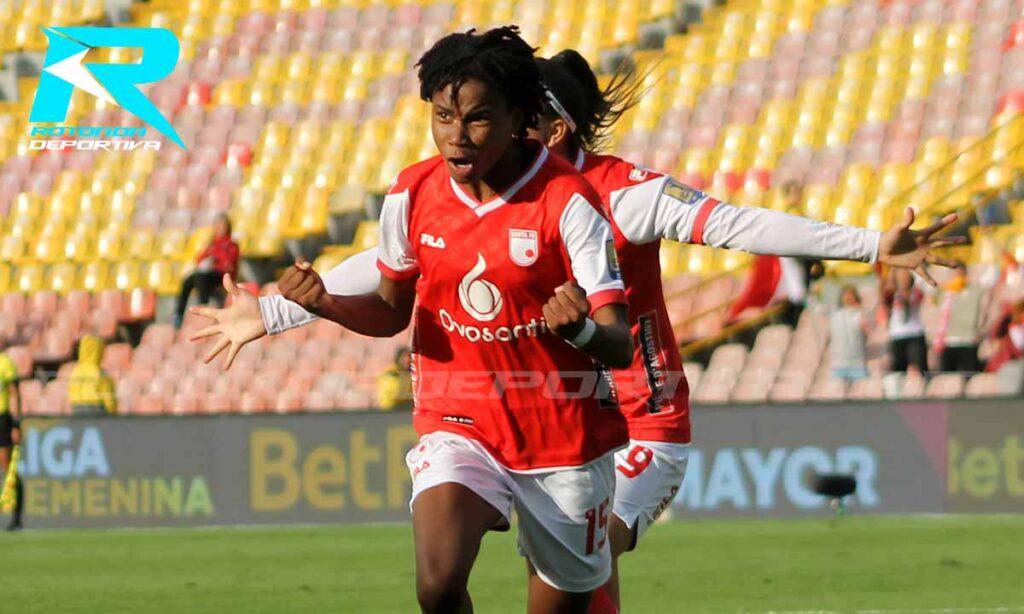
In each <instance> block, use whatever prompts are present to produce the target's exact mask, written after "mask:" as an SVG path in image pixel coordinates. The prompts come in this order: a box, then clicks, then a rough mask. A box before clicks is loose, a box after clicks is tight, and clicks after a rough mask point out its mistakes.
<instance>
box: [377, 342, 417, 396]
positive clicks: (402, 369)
mask: <svg viewBox="0 0 1024 614" xmlns="http://www.w3.org/2000/svg"><path fill="white" fill-rule="evenodd" d="M377 405H378V406H379V407H380V408H381V409H383V410H385V411H391V410H395V409H412V354H411V353H410V352H409V348H405V347H403V348H400V349H399V350H398V352H396V353H395V363H394V364H393V365H391V366H390V367H388V368H387V369H385V370H384V372H383V373H381V374H380V377H378V378H377Z"/></svg>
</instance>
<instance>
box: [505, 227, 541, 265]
mask: <svg viewBox="0 0 1024 614" xmlns="http://www.w3.org/2000/svg"><path fill="white" fill-rule="evenodd" d="M508 255H509V258H511V259H512V262H514V263H516V264H518V265H519V266H530V265H532V264H533V263H534V262H537V257H538V256H539V255H540V249H539V247H538V245H537V231H536V230H521V229H519V228H509V229H508Z"/></svg>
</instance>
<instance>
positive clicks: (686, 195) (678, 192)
mask: <svg viewBox="0 0 1024 614" xmlns="http://www.w3.org/2000/svg"><path fill="white" fill-rule="evenodd" d="M663 191H664V193H665V195H666V196H671V197H672V198H674V199H676V200H678V201H679V202H681V203H683V204H684V205H696V204H697V203H698V202H700V201H701V200H702V199H703V198H704V193H703V192H701V191H700V190H695V189H694V188H691V187H690V186H688V185H683V184H681V183H679V182H677V181H673V180H672V179H669V180H668V181H667V182H666V183H665V188H664V190H663Z"/></svg>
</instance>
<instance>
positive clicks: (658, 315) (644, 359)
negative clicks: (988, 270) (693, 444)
mask: <svg viewBox="0 0 1024 614" xmlns="http://www.w3.org/2000/svg"><path fill="white" fill-rule="evenodd" d="M575 166H576V168H577V169H580V170H581V171H582V172H583V176H584V177H585V178H586V179H587V181H588V182H589V183H590V184H591V185H592V186H594V189H596V190H597V191H598V193H599V194H600V196H601V202H602V203H603V205H604V207H605V210H606V213H607V214H608V217H609V218H610V219H611V222H612V230H613V232H614V236H615V249H616V251H617V252H618V254H619V261H620V262H621V266H622V271H623V281H624V282H625V284H626V296H627V297H628V298H629V305H630V323H631V324H632V326H633V336H634V343H635V348H636V349H635V352H636V353H635V355H634V357H633V365H632V366H631V367H630V368H629V369H626V370H622V371H615V372H613V374H614V380H615V384H616V388H617V389H618V395H619V402H620V403H621V405H622V412H623V414H624V415H625V416H626V420H627V421H628V423H629V434H630V437H631V438H633V439H638V440H644V441H660V442H669V443H686V442H689V441H690V411H689V388H688V386H687V384H686V378H685V377H684V376H683V368H682V364H681V361H680V359H679V351H678V346H677V344H676V339H675V335H674V334H673V331H672V327H671V323H670V322H669V318H668V312H667V310H666V308H665V299H664V296H663V293H662V285H661V261H660V258H659V252H660V249H661V240H662V239H669V240H671V241H680V242H683V243H696V244H705V245H709V246H712V247H723V248H727V249H739V250H743V251H747V252H751V253H754V254H774V255H779V256H793V257H805V258H836V259H843V260H855V261H860V262H873V261H874V259H875V258H876V256H877V253H878V241H879V238H880V236H881V233H879V232H877V231H873V230H868V229H865V228H856V227H851V226H842V225H839V224H830V223H827V222H819V221H816V220H810V219H807V218H803V217H798V216H794V215H788V214H785V213H780V212H777V211H771V210H769V209H761V208H758V207H737V206H734V205H730V204H728V203H722V202H719V201H718V200H716V199H715V198H712V197H710V196H708V195H707V194H704V193H703V192H701V191H700V190H696V189H694V188H691V187H689V186H686V185H683V184H681V183H679V182H677V181H675V180H674V179H672V178H671V177H667V176H665V175H661V174H660V173H657V172H654V171H651V170H649V169H645V168H642V167H638V166H635V165H633V164H632V163H630V162H626V161H625V160H622V159H621V158H616V157H614V156H602V155H593V154H584V153H583V152H580V153H579V154H578V155H577V157H576V160H575Z"/></svg>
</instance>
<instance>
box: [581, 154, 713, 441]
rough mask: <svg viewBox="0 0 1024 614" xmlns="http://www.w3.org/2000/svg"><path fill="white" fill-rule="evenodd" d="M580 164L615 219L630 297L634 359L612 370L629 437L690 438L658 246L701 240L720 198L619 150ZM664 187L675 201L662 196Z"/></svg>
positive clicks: (683, 383)
mask: <svg viewBox="0 0 1024 614" xmlns="http://www.w3.org/2000/svg"><path fill="white" fill-rule="evenodd" d="M576 168H578V169H580V170H581V171H582V172H583V176H584V177H586V179H587V181H588V182H589V183H590V185H592V186H594V189H596V190H597V191H598V193H599V194H600V196H601V202H602V203H603V204H604V206H605V208H606V212H607V214H608V216H609V218H610V219H611V222H612V230H613V235H614V237H615V250H616V252H618V256H619V263H620V266H621V267H622V276H623V281H624V282H625V284H626V296H627V298H628V299H629V322H630V325H631V326H632V329H633V344H634V350H633V351H634V354H633V364H632V366H630V368H629V369H624V370H613V371H612V374H613V376H614V380H615V388H616V392H617V394H618V398H619V403H620V405H621V411H622V414H623V415H624V416H625V417H626V420H627V422H628V424H629V435H630V437H631V438H633V439H639V440H645V441H664V442H673V443H686V442H689V441H690V400H689V396H690V391H689V387H688V386H687V383H686V378H685V377H683V365H682V361H681V360H680V358H679V345H678V343H677V342H676V338H675V334H674V333H673V331H672V323H671V322H670V321H669V317H668V310H667V309H666V308H665V297H664V294H663V291H662V286H661V260H660V256H659V252H660V249H661V239H662V238H672V239H675V240H677V241H683V242H688V243H701V242H702V241H703V237H702V234H703V228H704V226H705V224H706V223H707V220H708V218H709V217H710V215H711V212H712V211H713V210H714V208H715V207H716V206H718V204H719V202H718V201H717V200H715V199H714V198H711V197H709V196H707V195H705V194H703V193H701V192H699V191H697V190H693V189H690V188H687V187H685V186H680V184H678V183H675V182H674V181H671V179H670V178H669V177H666V176H664V175H661V174H660V173H656V172H654V171H651V170H648V169H644V168H641V167H637V166H634V165H633V164H631V163H629V162H626V161H625V160H622V159H621V158H616V157H614V156H603V155H594V154H584V153H583V152H582V151H581V152H580V154H579V155H578V156H577V158H576ZM666 192H667V193H668V194H670V195H671V196H674V197H675V200H676V201H678V203H676V202H663V200H664V199H663V198H662V196H663V195H664V194H666Z"/></svg>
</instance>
